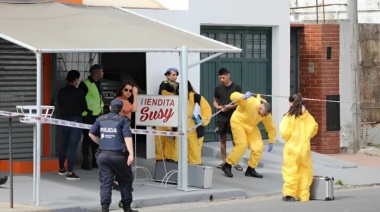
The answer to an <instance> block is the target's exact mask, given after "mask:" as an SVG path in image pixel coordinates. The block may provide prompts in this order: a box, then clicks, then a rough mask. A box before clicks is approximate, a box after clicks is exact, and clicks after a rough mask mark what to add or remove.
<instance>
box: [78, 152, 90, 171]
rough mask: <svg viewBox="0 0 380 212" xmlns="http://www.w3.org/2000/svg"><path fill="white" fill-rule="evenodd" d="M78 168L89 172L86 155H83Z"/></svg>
mask: <svg viewBox="0 0 380 212" xmlns="http://www.w3.org/2000/svg"><path fill="white" fill-rule="evenodd" d="M80 168H81V169H84V170H91V166H90V162H89V161H88V156H87V155H83V161H82V166H81V167H80Z"/></svg>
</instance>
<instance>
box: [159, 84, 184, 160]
mask: <svg viewBox="0 0 380 212" xmlns="http://www.w3.org/2000/svg"><path fill="white" fill-rule="evenodd" d="M160 94H161V95H174V94H173V93H171V92H168V91H166V90H162V91H161V92H160ZM156 130H159V131H172V130H173V128H172V127H156ZM154 142H155V147H156V152H155V153H156V160H164V159H165V160H173V161H175V162H177V161H178V137H175V136H155V137H154Z"/></svg>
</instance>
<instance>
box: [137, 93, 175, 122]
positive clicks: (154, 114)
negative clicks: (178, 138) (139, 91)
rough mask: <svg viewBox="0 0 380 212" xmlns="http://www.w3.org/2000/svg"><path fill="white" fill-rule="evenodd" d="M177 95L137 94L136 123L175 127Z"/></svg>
mask: <svg viewBox="0 0 380 212" xmlns="http://www.w3.org/2000/svg"><path fill="white" fill-rule="evenodd" d="M178 105H179V100H178V96H162V95H158V96H149V95H138V96H137V111H136V125H138V126H163V127H177V126H178V117H179V110H178V108H179V106H178Z"/></svg>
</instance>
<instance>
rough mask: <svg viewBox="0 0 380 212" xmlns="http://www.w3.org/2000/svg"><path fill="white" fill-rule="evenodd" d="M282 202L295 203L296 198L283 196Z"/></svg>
mask: <svg viewBox="0 0 380 212" xmlns="http://www.w3.org/2000/svg"><path fill="white" fill-rule="evenodd" d="M282 201H284V202H294V201H296V198H294V197H292V196H285V197H282Z"/></svg>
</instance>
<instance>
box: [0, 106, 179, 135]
mask: <svg viewBox="0 0 380 212" xmlns="http://www.w3.org/2000/svg"><path fill="white" fill-rule="evenodd" d="M0 115H1V116H5V117H8V118H23V117H28V118H32V119H37V120H40V121H41V123H44V124H54V125H59V126H66V127H75V128H81V129H90V128H91V126H92V125H90V124H83V123H78V122H73V121H66V120H62V119H56V118H48V117H42V118H41V119H40V118H38V117H37V116H36V115H31V114H25V113H24V114H23V113H16V112H8V111H2V110H0ZM37 120H36V121H37ZM131 131H132V133H134V134H141V135H162V136H183V135H184V133H183V132H173V131H159V130H153V129H152V130H150V129H131Z"/></svg>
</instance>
